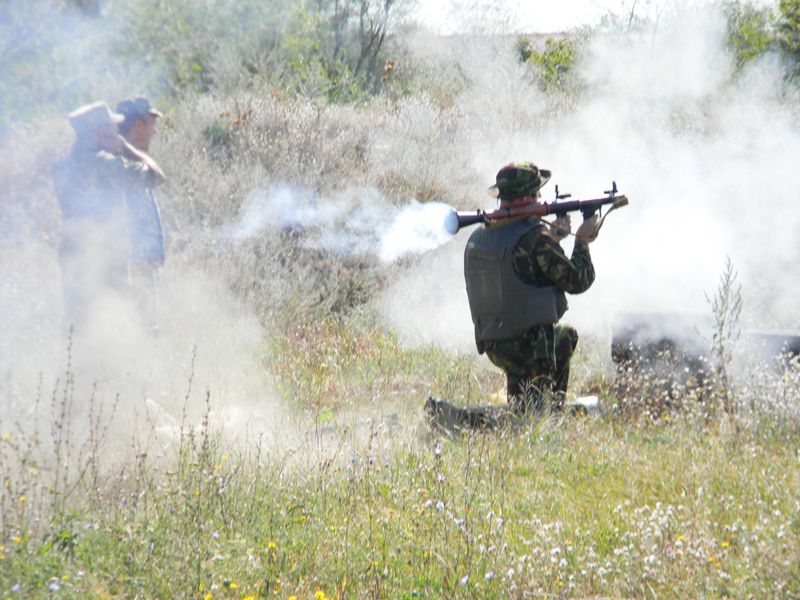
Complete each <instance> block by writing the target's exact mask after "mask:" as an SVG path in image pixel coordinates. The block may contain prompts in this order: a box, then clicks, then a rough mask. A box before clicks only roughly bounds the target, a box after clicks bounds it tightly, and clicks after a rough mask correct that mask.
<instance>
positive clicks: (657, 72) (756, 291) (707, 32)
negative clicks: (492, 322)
mask: <svg viewBox="0 0 800 600" xmlns="http://www.w3.org/2000/svg"><path fill="white" fill-rule="evenodd" d="M689 16H690V18H688V17H689ZM511 43H512V42H511V41H509V46H508V47H506V48H505V49H503V47H502V46H501V47H500V48H498V47H497V46H496V44H495V45H494V46H489V47H487V46H485V45H484V46H482V45H481V41H480V40H471V41H470V42H469V43H468V46H469V49H468V50H467V51H466V54H465V56H466V57H467V58H466V59H465V60H464V61H463V63H461V66H462V67H463V69H464V72H465V73H467V74H468V76H469V78H470V80H471V81H470V84H469V86H468V88H467V89H466V90H465V91H464V93H462V94H461V95H459V96H458V98H457V99H456V100H455V103H454V106H453V108H452V109H451V112H452V113H453V114H458V115H459V117H458V121H457V126H456V128H457V130H456V131H455V132H454V133H453V135H452V140H453V144H452V145H451V146H446V147H444V148H437V150H439V152H440V153H441V152H445V153H448V154H449V155H451V156H452V157H453V158H452V161H453V162H454V163H458V162H459V161H460V162H461V163H462V167H461V170H462V171H465V172H471V173H474V174H479V175H478V177H474V179H473V180H474V181H476V182H479V183H477V184H475V185H473V188H472V191H471V197H472V198H473V200H471V203H472V204H473V206H474V207H482V208H492V207H491V206H489V201H488V200H487V199H486V196H485V194H484V190H485V187H486V186H488V185H490V184H491V183H492V182H493V178H494V174H495V172H496V171H497V170H498V169H499V167H500V166H502V165H503V164H505V163H507V162H511V161H514V160H533V161H534V162H536V163H537V164H539V165H540V166H543V167H547V168H550V169H552V170H553V171H554V177H553V180H552V181H551V183H550V184H549V186H548V187H546V188H544V190H543V195H544V197H545V200H551V199H552V198H551V197H549V196H550V194H552V193H553V189H554V188H553V184H555V183H558V184H559V185H560V188H561V191H562V192H571V193H572V194H573V196H574V197H575V198H586V197H597V196H599V195H601V193H602V191H603V190H604V189H608V187H609V185H610V183H611V179H615V180H616V181H617V182H618V185H619V188H620V192H621V193H625V194H627V195H628V196H629V198H630V200H631V204H630V206H629V207H627V208H625V209H623V210H620V211H618V212H615V213H614V214H613V215H611V217H609V219H608V222H607V223H606V225H605V226H604V229H603V231H602V233H601V235H600V237H599V239H598V240H597V242H595V243H594V244H593V245H592V246H591V250H592V255H593V259H594V263H595V266H596V270H597V279H596V282H595V284H594V286H593V287H592V288H591V289H590V290H589V291H588V292H587V293H586V294H584V295H581V296H575V297H572V298H571V299H570V305H571V309H570V311H569V313H568V314H567V316H566V320H567V321H568V322H571V323H573V324H575V325H576V326H577V327H578V328H579V330H580V331H581V332H583V333H594V334H597V335H601V336H607V334H608V328H609V326H610V323H611V322H612V320H613V318H614V316H615V315H618V314H620V313H625V312H648V311H664V312H684V313H695V314H708V312H709V310H710V309H709V307H708V303H707V300H706V294H713V292H714V291H715V289H716V286H717V282H718V279H719V274H720V273H721V271H722V269H723V267H724V264H725V258H726V257H727V256H729V257H730V258H731V259H732V261H733V264H734V266H735V267H736V268H737V270H738V271H739V274H740V282H741V283H742V286H743V294H744V300H745V312H744V315H743V319H744V325H745V326H746V327H773V328H774V327H784V328H792V327H797V326H798V317H797V314H796V311H795V310H794V308H793V306H792V304H793V303H792V301H791V300H790V299H791V298H795V297H797V295H798V293H800V282H799V281H798V279H797V278H796V277H795V276H794V273H795V272H796V264H797V262H798V260H799V259H800V256H799V255H798V254H799V253H800V246H798V244H797V235H796V233H795V232H796V231H797V229H798V226H800V214H799V213H798V211H797V210H796V194H795V193H794V192H793V190H796V189H797V188H798V186H800V172H799V171H798V170H797V168H796V157H797V156H798V155H800V127H799V126H798V120H797V115H796V113H795V112H793V110H792V108H791V106H792V105H791V102H787V101H786V98H787V94H789V95H791V94H792V93H793V92H791V91H790V90H788V89H787V88H786V86H785V84H784V81H783V72H782V70H781V68H780V64H779V61H776V60H775V59H774V57H766V58H764V59H763V60H761V61H759V62H757V63H754V64H752V65H750V66H749V67H748V69H747V70H746V71H745V72H744V73H742V74H740V75H736V74H735V73H734V65H733V60H732V57H731V55H730V54H729V52H728V50H727V49H726V47H725V28H724V22H723V20H722V18H721V16H720V15H719V14H718V13H717V12H715V9H713V8H712V7H708V8H706V9H705V10H704V11H702V12H700V13H699V14H698V13H697V12H694V13H692V14H691V15H687V14H684V13H682V12H681V10H680V9H679V8H678V9H675V10H673V11H671V12H668V11H665V12H664V13H663V14H662V15H661V19H660V20H659V21H658V23H657V25H653V26H652V27H651V28H650V29H649V30H645V31H641V32H639V33H631V34H625V33H618V34H614V35H597V36H595V37H594V38H593V40H592V42H591V44H590V45H589V47H588V49H587V51H586V55H585V59H584V60H583V61H582V62H581V64H580V65H578V71H579V74H580V78H581V80H582V81H583V82H584V84H585V88H584V91H583V92H582V94H581V96H580V97H579V98H578V100H577V102H576V103H575V105H572V106H570V105H569V104H567V105H565V106H564V107H561V108H559V109H558V110H553V108H552V106H551V105H549V104H548V103H547V102H546V100H545V97H544V96H543V94H542V93H541V92H539V91H538V89H537V88H536V85H535V83H534V84H531V82H530V81H528V80H527V77H526V75H525V74H524V73H523V71H522V70H521V69H520V68H519V66H518V65H517V64H516V60H517V59H516V56H515V54H514V52H513V49H512V48H511V47H510V45H511ZM418 51H419V52H424V51H425V47H424V46H423V45H420V46H419V48H418ZM453 55H456V56H457V55H458V53H453ZM439 120H440V121H442V120H446V118H445V117H439ZM442 131H443V130H442V128H439V130H438V132H439V133H440V134H442ZM399 144H401V145H402V141H400V142H399ZM440 170H441V169H440ZM452 184H453V186H454V189H457V190H459V191H461V190H462V187H461V186H462V181H460V180H458V179H455V177H453V178H452ZM468 202H470V201H468ZM576 225H577V224H575V225H574V227H575V226H576ZM465 237H466V236H458V237H457V238H456V239H455V240H454V241H453V242H451V243H450V244H449V246H448V247H447V249H446V250H445V249H443V250H442V251H441V252H446V253H450V252H452V253H453V258H452V260H448V261H446V262H447V267H446V268H444V269H440V268H439V267H440V260H441V254H440V253H437V254H436V255H435V256H433V257H432V258H431V260H430V263H428V264H427V265H425V264H415V266H414V270H413V271H408V272H407V273H405V275H404V276H401V277H400V278H399V279H398V280H397V282H396V284H395V285H394V286H392V287H391V288H390V289H388V290H387V291H386V293H385V296H386V298H388V299H389V300H387V301H386V302H385V303H384V305H383V306H384V308H385V311H386V316H387V319H388V320H389V321H390V322H391V323H392V324H393V325H394V326H395V327H396V328H397V329H398V331H400V332H401V337H402V338H403V339H405V340H406V341H408V343H411V344H429V343H437V344H441V345H445V346H452V345H453V343H454V340H469V338H470V335H471V321H470V317H469V312H468V310H467V308H466V302H465V301H464V298H465V293H464V286H463V279H459V278H456V277H455V276H453V274H452V269H453V268H457V264H458V261H457V260H456V258H455V257H457V256H461V255H462V252H463V242H464V241H465ZM565 246H566V249H567V253H569V252H570V250H571V244H570V243H566V244H565ZM426 267H428V268H430V269H432V270H436V269H439V270H438V271H436V273H437V275H432V276H430V277H428V276H427V275H426V274H423V273H425V271H426ZM443 280H449V281H451V284H452V285H451V286H446V287H437V289H438V290H439V292H440V293H438V294H436V295H435V297H426V296H424V295H422V296H420V295H419V294H418V290H419V287H420V283H421V282H423V281H434V282H439V281H443ZM404 299H405V300H404ZM412 303H413V305H414V307H415V310H414V311H413V315H411V314H409V313H408V311H405V310H404V309H403V308H401V307H402V306H407V305H409V304H412ZM454 313H457V315H455V314H454ZM443 322H447V323H451V324H453V327H447V328H446V331H442V330H441V328H440V324H441V323H443ZM459 347H460V348H462V349H463V350H464V351H471V350H472V348H471V343H470V342H466V341H465V342H464V343H463V344H461V345H460V346H459Z"/></svg>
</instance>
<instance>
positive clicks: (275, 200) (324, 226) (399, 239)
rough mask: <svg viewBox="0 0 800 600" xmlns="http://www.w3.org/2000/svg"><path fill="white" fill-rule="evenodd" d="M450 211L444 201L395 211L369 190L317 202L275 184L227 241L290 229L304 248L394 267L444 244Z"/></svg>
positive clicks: (254, 201) (248, 206)
mask: <svg viewBox="0 0 800 600" xmlns="http://www.w3.org/2000/svg"><path fill="white" fill-rule="evenodd" d="M452 210H453V208H452V207H450V206H448V205H447V204H444V203H442V202H428V203H420V202H418V201H416V200H410V201H409V202H408V204H406V205H405V206H403V207H398V206H396V205H394V204H391V203H390V202H389V201H388V200H387V199H385V198H384V197H383V196H381V195H380V194H379V193H378V192H377V191H376V190H374V189H370V188H358V189H355V188H354V189H349V190H346V191H345V192H342V193H340V194H339V195H337V196H335V197H332V198H320V197H317V196H316V195H315V194H313V193H312V192H311V191H310V190H306V189H302V188H291V187H288V186H286V185H279V186H276V187H274V188H273V189H271V190H268V191H266V192H263V191H259V192H256V193H253V194H251V195H250V198H249V199H248V201H247V202H246V203H245V207H244V211H243V214H242V216H241V217H240V219H239V222H238V223H236V224H235V225H233V226H232V227H231V228H230V229H229V233H228V236H229V238H230V239H232V240H235V241H241V240H244V239H246V238H248V237H251V236H254V235H258V234H259V233H261V232H262V231H263V230H265V229H269V228H273V227H277V228H281V229H294V230H297V231H302V232H303V234H304V235H303V243H304V244H305V245H306V246H307V247H310V248H319V249H324V250H327V251H329V252H334V253H336V254H342V255H360V254H373V255H375V256H377V257H378V258H379V259H380V260H381V261H382V262H383V263H392V262H394V261H396V260H397V259H399V258H402V257H404V256H407V255H410V254H422V253H424V252H427V251H429V250H432V249H434V248H438V247H439V246H441V245H442V244H444V243H446V242H448V241H449V240H450V239H451V238H452V237H453V236H452V235H451V234H449V233H448V232H447V231H446V229H445V217H446V216H447V215H448V214H449V213H450V212H451V211H452Z"/></svg>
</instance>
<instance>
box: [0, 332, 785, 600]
mask: <svg viewBox="0 0 800 600" xmlns="http://www.w3.org/2000/svg"><path fill="white" fill-rule="evenodd" d="M270 352H272V353H274V354H272V355H271V354H270ZM281 356H283V357H287V356H294V357H300V358H299V359H297V360H291V361H289V360H287V359H286V358H284V359H283V361H281V360H280V357H281ZM264 360H265V365H272V366H273V367H274V371H275V372H274V375H275V378H276V381H277V382H278V383H279V385H280V386H282V390H283V394H284V397H294V398H296V399H297V401H298V403H299V404H302V405H303V406H304V408H305V410H304V411H302V410H301V408H299V407H298V408H296V412H297V414H301V415H305V416H300V417H298V422H299V423H300V425H299V426H298V427H296V428H295V430H294V433H293V434H288V433H287V434H285V436H284V440H285V441H284V442H282V443H281V444H280V445H274V444H263V445H259V444H250V445H247V446H244V447H243V446H242V445H239V444H236V443H235V440H229V439H224V438H223V437H222V436H221V435H219V434H218V433H217V432H215V430H214V427H213V425H211V424H209V423H208V421H205V422H204V423H203V424H201V426H200V427H199V428H195V429H191V428H189V427H186V428H185V429H184V430H183V431H182V433H181V435H180V437H179V439H177V440H176V443H177V445H176V449H175V451H174V452H172V453H170V454H169V455H167V454H160V455H159V454H157V453H155V452H150V453H148V452H147V451H146V450H147V449H146V448H144V449H143V448H142V447H141V446H138V447H136V448H134V447H133V445H132V446H131V448H130V452H129V453H128V457H127V458H126V459H125V460H123V461H121V462H120V463H119V464H117V465H116V466H115V467H114V468H109V469H108V470H107V471H105V472H102V473H99V474H98V473H95V472H93V464H94V462H95V459H94V458H92V457H93V456H97V455H98V454H101V453H102V448H98V449H97V451H96V452H87V453H85V454H83V455H82V457H81V458H76V457H75V456H73V457H72V460H73V461H74V462H75V466H74V468H73V469H72V470H71V473H72V475H71V476H70V478H69V481H67V480H65V479H63V478H62V479H59V477H58V474H57V473H54V472H53V470H52V467H53V464H54V462H55V464H58V460H57V458H58V456H57V453H58V452H61V453H62V454H63V446H62V448H61V450H59V449H58V447H57V445H55V444H51V443H50V441H49V440H47V439H46V437H47V436H42V437H41V438H39V439H38V440H37V439H36V438H34V437H33V436H27V437H26V438H23V437H22V434H18V433H15V432H13V431H7V432H5V433H4V435H3V437H2V442H0V444H2V446H0V448H2V451H1V452H0V455H1V456H2V457H3V463H2V466H3V471H4V472H3V477H4V482H5V485H4V487H3V493H2V516H3V522H2V525H3V537H2V548H0V593H2V594H3V596H13V595H14V594H15V593H17V595H18V596H20V597H62V598H123V597H124V598H176V597H187V598H189V597H195V598H203V599H209V598H292V597H296V598H417V597H422V598H440V597H450V598H468V597H496V598H505V597H512V598H524V597H545V598H546V597H557V598H598V597H610V598H640V597H652V598H655V597H659V598H688V597H708V598H768V597H775V598H779V597H786V598H788V597H795V596H797V595H798V594H800V561H798V556H799V553H798V550H799V548H800V546H799V545H798V543H799V542H800V517H799V516H798V515H800V470H798V453H799V452H800V437H799V436H798V430H797V429H796V428H794V427H788V426H786V425H787V423H786V422H785V421H784V422H782V423H781V422H777V421H776V420H775V419H776V418H777V417H776V416H773V417H770V416H769V413H762V414H761V416H760V418H759V419H755V418H753V416H752V415H745V414H737V415H735V416H732V417H731V416H727V415H723V416H716V417H715V418H713V419H709V418H708V417H707V415H706V416H702V417H701V416H700V412H699V411H693V410H683V411H681V412H672V413H663V414H662V415H661V416H660V417H659V418H658V419H652V418H649V417H638V418H635V419H631V418H625V419H623V418H622V417H621V416H611V415H608V414H607V415H606V416H604V417H600V418H572V417H570V418H564V419H544V420H541V421H537V422H532V423H531V424H530V426H529V427H527V428H525V429H523V430H522V431H518V432H510V431H508V432H501V433H495V434H473V435H470V436H465V437H463V438H461V439H457V440H448V439H439V438H436V437H434V436H431V435H430V434H429V432H428V430H427V428H426V427H425V426H424V425H423V423H422V417H421V412H422V411H421V404H422V399H424V396H423V394H424V393H425V392H426V390H429V391H434V392H436V393H438V394H441V395H446V396H447V397H451V398H471V401H472V402H477V401H478V400H479V399H480V398H482V397H489V396H490V395H491V393H492V392H493V391H494V390H495V389H496V388H497V387H500V386H501V385H502V378H501V376H500V374H499V373H497V372H496V371H495V370H494V369H492V368H491V367H488V366H486V365H485V364H483V363H481V362H479V361H478V360H477V358H473V357H465V356H458V355H454V354H449V353H447V352H444V351H441V350H434V349H427V350H406V349H403V348H402V347H401V346H400V345H399V344H398V342H397V341H396V340H395V339H394V338H393V336H392V335H391V334H389V333H387V332H386V331H382V330H381V329H380V328H379V327H378V326H377V325H376V324H375V323H374V322H370V321H369V320H368V319H360V320H359V321H358V322H357V323H343V322H341V321H339V320H331V321H330V322H326V323H320V324H316V325H307V326H303V327H297V328H296V329H294V330H293V331H290V332H285V333H284V335H283V336H281V337H278V338H277V339H276V340H275V341H274V342H273V344H271V345H269V347H268V348H267V350H266V351H265V359H264ZM584 360H588V358H586V357H584ZM290 365H291V366H292V367H293V368H291V369H290V368H289V366H290ZM463 373H467V376H463V375H460V374H463ZM454 382H456V383H454ZM592 383H594V384H595V385H596V384H597V382H596V381H595V382H588V381H583V382H581V381H578V382H576V387H577V388H578V389H580V387H581V386H587V385H591V384H592ZM599 387H601V388H602V387H603V386H599ZM326 398H327V399H328V401H326V400H325V399H326ZM331 398H333V399H338V400H337V401H330V399H331ZM342 398H348V400H347V401H342V400H341V399H342ZM602 400H603V402H604V404H605V406H607V407H608V406H610V405H611V404H612V403H613V401H614V398H613V397H612V396H610V395H606V396H605V397H603V398H602ZM213 404H214V399H213V398H210V399H209V405H210V407H213ZM54 408H55V410H57V411H58V410H60V409H59V406H58V405H54ZM390 410H396V411H397V413H398V415H397V423H396V424H395V422H394V421H392V420H390V419H380V418H376V419H372V420H369V419H368V418H367V417H369V416H370V415H372V416H375V415H377V414H379V413H380V412H384V413H386V412H388V411H390ZM59 414H60V413H59ZM64 418H65V419H66V418H68V415H67V416H65V417H64ZM99 437H100V436H97V438H96V439H99ZM65 443H66V442H65ZM97 443H98V444H100V442H97ZM34 457H37V458H34ZM45 457H46V458H45ZM61 459H62V460H64V456H62V457H61ZM42 460H46V461H50V462H49V467H50V468H47V467H48V465H45V464H42V462H41V461H42Z"/></svg>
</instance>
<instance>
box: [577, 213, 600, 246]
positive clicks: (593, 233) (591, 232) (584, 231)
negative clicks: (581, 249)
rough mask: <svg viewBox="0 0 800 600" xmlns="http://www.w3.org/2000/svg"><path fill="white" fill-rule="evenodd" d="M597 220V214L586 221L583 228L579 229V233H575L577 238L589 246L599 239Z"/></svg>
mask: <svg viewBox="0 0 800 600" xmlns="http://www.w3.org/2000/svg"><path fill="white" fill-rule="evenodd" d="M597 220H598V217H597V215H596V214H595V215H592V216H591V217H589V218H588V219H586V220H585V221H584V222H583V223H581V226H580V227H578V231H576V232H575V237H576V238H577V239H579V240H581V241H582V242H586V243H587V244H591V243H592V242H593V241H595V240H596V239H597Z"/></svg>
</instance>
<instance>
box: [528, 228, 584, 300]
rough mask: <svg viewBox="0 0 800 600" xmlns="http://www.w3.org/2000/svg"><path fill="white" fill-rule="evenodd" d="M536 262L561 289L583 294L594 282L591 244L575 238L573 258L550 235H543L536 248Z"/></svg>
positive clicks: (570, 292) (543, 272)
mask: <svg viewBox="0 0 800 600" xmlns="http://www.w3.org/2000/svg"><path fill="white" fill-rule="evenodd" d="M535 256H536V263H537V265H538V267H539V269H541V272H542V274H543V275H544V276H545V277H546V278H547V279H549V280H550V281H551V282H552V283H553V285H554V286H555V287H556V288H558V289H559V290H563V291H565V292H567V293H569V294H581V293H583V292H585V291H586V290H588V289H589V287H590V286H591V285H592V283H593V282H594V265H592V257H591V255H590V254H589V244H587V243H586V242H583V241H580V240H575V247H574V248H573V250H572V258H569V259H568V258H567V256H566V254H564V250H563V249H562V248H561V246H560V245H559V244H558V243H557V242H556V241H555V240H553V239H552V238H551V237H550V236H547V235H541V236H539V239H538V240H537V244H536V248H535Z"/></svg>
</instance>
